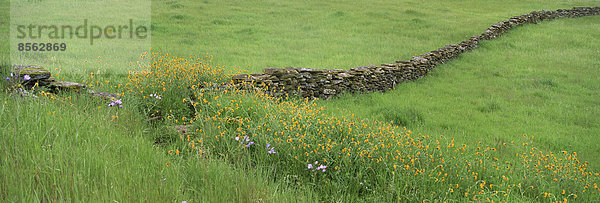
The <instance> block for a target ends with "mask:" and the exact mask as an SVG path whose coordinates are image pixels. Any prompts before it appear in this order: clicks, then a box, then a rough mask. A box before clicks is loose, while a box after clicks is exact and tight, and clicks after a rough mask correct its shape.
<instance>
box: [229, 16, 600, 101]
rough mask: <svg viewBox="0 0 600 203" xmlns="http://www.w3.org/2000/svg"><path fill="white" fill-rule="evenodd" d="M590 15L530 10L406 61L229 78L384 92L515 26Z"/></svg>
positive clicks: (282, 88)
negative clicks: (476, 33) (465, 38)
mask: <svg viewBox="0 0 600 203" xmlns="http://www.w3.org/2000/svg"><path fill="white" fill-rule="evenodd" d="M590 15H600V7H576V8H573V9H567V10H563V9H559V10H556V11H550V10H541V11H533V12H531V13H528V14H524V15H520V16H515V17H512V18H510V19H508V20H503V21H500V22H498V23H496V24H494V25H492V26H490V27H489V28H488V29H487V30H486V31H485V32H483V33H482V34H481V35H476V36H472V37H471V38H469V39H467V40H464V41H462V42H461V43H459V44H450V45H447V46H445V47H443V48H440V49H436V50H434V51H430V52H427V53H424V54H421V55H420V56H413V57H412V59H410V60H407V61H396V63H384V64H381V65H380V66H373V65H371V66H366V67H357V68H351V69H349V70H325V69H308V68H291V67H288V68H284V69H278V68H267V69H264V70H263V74H250V75H237V76H234V77H233V78H232V79H233V83H234V85H237V86H242V88H250V87H252V88H260V89H262V90H265V91H267V92H268V93H270V94H271V95H274V96H282V95H286V94H294V93H295V94H297V95H300V96H302V97H310V98H316V97H318V98H329V97H332V96H334V95H337V94H340V93H343V92H359V93H364V92H372V91H382V92H383V91H386V90H389V89H392V88H395V87H396V85H397V84H399V83H402V82H407V81H413V80H416V79H419V78H422V77H425V76H426V75H427V74H428V73H429V71H431V70H433V68H435V66H436V65H437V64H443V63H446V62H448V61H450V60H452V59H455V58H456V57H458V56H459V55H460V54H462V53H464V52H467V51H470V50H473V49H475V48H477V46H478V44H479V42H480V41H481V40H490V39H494V38H497V37H498V36H500V35H502V34H504V33H506V32H507V31H508V30H510V29H512V28H514V27H517V26H521V25H524V24H529V23H538V22H540V21H543V20H551V19H555V18H561V17H569V18H575V17H583V16H590ZM241 84H250V85H241Z"/></svg>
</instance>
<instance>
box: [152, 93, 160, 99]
mask: <svg viewBox="0 0 600 203" xmlns="http://www.w3.org/2000/svg"><path fill="white" fill-rule="evenodd" d="M150 97H154V98H155V99H162V97H160V96H158V94H150Z"/></svg>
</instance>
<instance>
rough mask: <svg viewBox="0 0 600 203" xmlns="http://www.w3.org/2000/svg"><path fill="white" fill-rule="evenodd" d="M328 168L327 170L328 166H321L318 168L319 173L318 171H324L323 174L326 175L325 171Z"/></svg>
mask: <svg viewBox="0 0 600 203" xmlns="http://www.w3.org/2000/svg"><path fill="white" fill-rule="evenodd" d="M326 168H327V166H323V165H321V166H319V167H317V171H318V170H322V171H323V173H325V169H326Z"/></svg>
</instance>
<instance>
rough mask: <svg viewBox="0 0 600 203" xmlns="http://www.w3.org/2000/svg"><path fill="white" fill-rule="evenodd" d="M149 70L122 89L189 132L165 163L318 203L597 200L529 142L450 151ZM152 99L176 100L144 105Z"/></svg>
mask: <svg viewBox="0 0 600 203" xmlns="http://www.w3.org/2000/svg"><path fill="white" fill-rule="evenodd" d="M152 55H153V56H162V55H160V54H152ZM153 61H154V62H152V63H151V64H149V66H148V67H149V68H148V69H147V70H144V71H141V72H139V73H135V74H134V76H132V77H130V80H129V81H128V84H135V85H129V86H127V85H126V86H125V89H126V92H130V93H131V95H134V96H135V97H138V98H140V97H141V98H144V99H143V100H142V101H144V102H147V103H151V104H156V103H164V102H166V103H167V104H171V105H170V106H165V105H153V106H154V107H156V110H155V111H153V112H169V114H168V115H167V116H165V117H164V120H163V121H162V122H165V123H171V124H175V125H181V124H188V125H191V126H194V127H195V130H192V131H190V132H187V133H185V134H184V135H181V136H180V140H181V141H183V142H182V143H180V144H179V145H178V146H176V147H175V148H173V149H171V150H170V151H169V154H171V155H174V156H182V157H189V156H198V155H201V156H204V155H206V156H213V157H218V158H220V159H221V158H222V159H225V160H228V161H229V162H230V163H231V164H234V165H236V166H237V167H238V168H242V169H247V170H248V169H250V170H251V169H258V170H260V171H263V176H267V177H270V180H272V181H283V182H284V183H286V185H292V186H294V187H298V188H312V189H314V191H316V192H318V194H319V196H320V197H321V198H322V200H327V201H337V200H343V201H356V200H363V201H364V200H368V201H398V200H408V201H420V200H465V199H468V200H488V201H489V200H514V199H517V198H519V199H520V198H525V199H529V200H555V201H562V200H564V199H567V200H597V194H598V192H600V190H599V188H598V187H597V182H598V173H596V172H594V171H591V170H589V169H588V163H587V162H584V161H580V160H579V159H578V157H577V153H576V152H567V151H564V152H561V153H559V154H555V153H553V152H547V151H544V150H541V149H539V148H537V147H535V145H534V144H533V143H532V142H534V141H533V138H534V136H531V137H530V136H527V135H523V137H524V138H513V139H510V140H506V141H498V142H495V143H482V142H478V143H474V144H469V145H467V144H458V145H457V144H455V142H454V139H450V138H447V137H444V136H439V137H438V136H429V135H422V134H416V133H413V132H412V131H410V130H407V129H406V128H403V129H402V128H400V127H398V126H397V125H392V124H391V123H386V122H379V121H368V120H361V119H359V118H356V117H354V114H352V113H351V112H345V113H344V115H337V116H332V115H330V114H328V113H326V111H325V109H324V108H323V107H321V106H320V105H319V104H318V102H316V101H310V100H307V99H294V98H273V97H271V96H269V95H267V94H264V93H262V92H260V91H258V92H256V91H248V90H237V89H235V88H224V89H217V90H218V91H215V89H214V88H209V87H214V86H209V85H202V84H206V82H203V81H198V79H199V78H214V79H213V81H216V80H215V79H218V78H220V77H222V74H221V73H223V71H219V67H218V66H217V67H215V66H212V65H211V63H210V62H207V61H195V62H191V63H188V61H186V60H183V59H180V58H177V57H168V55H166V56H163V57H159V58H154V60H153ZM215 68H216V69H217V70H216V71H215ZM182 70H184V71H185V72H186V73H187V74H180V73H181V71H182ZM190 75H194V76H196V77H189V76H190ZM165 79H166V80H168V82H163V80H165ZM199 87H203V88H199ZM217 87H223V86H219V85H217ZM149 89H150V90H152V89H154V91H148V90H149ZM181 91H185V93H181ZM156 92H158V94H159V95H161V97H175V98H177V99H171V100H164V99H163V98H157V97H148V96H146V95H147V94H148V93H151V94H153V95H154V94H156ZM172 93H175V94H172ZM172 101H175V102H176V103H172ZM177 103H179V104H177ZM180 105H189V106H191V108H190V110H193V111H192V112H193V115H194V116H193V117H192V116H189V113H184V114H180V113H177V112H180V111H178V110H173V111H171V110H167V109H164V108H176V107H178V106H180ZM184 109H185V108H184ZM407 112H411V111H407ZM400 113H402V112H400ZM392 116H394V115H393V114H392ZM419 116H420V115H418V114H415V115H410V116H409V118H411V117H419ZM507 155H509V156H507ZM557 183H559V185H556V184H557Z"/></svg>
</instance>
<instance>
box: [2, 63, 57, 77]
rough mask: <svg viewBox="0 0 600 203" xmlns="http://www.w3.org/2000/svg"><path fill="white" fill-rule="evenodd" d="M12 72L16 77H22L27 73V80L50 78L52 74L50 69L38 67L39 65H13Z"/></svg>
mask: <svg viewBox="0 0 600 203" xmlns="http://www.w3.org/2000/svg"><path fill="white" fill-rule="evenodd" d="M12 73H14V74H15V75H17V77H18V78H20V79H23V77H24V76H25V75H29V77H30V79H29V81H36V80H44V79H48V78H50V76H51V75H52V74H51V73H50V71H48V70H46V69H44V68H42V67H39V66H21V65H14V66H13V68H12Z"/></svg>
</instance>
